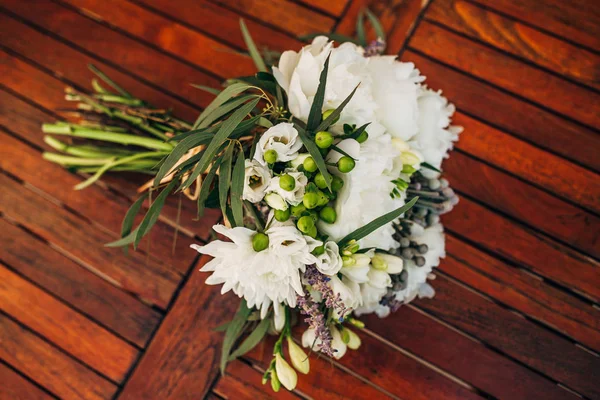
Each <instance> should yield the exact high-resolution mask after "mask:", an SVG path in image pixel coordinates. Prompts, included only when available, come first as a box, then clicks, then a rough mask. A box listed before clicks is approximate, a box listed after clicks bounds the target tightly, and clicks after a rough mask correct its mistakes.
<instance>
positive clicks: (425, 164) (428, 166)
mask: <svg viewBox="0 0 600 400" xmlns="http://www.w3.org/2000/svg"><path fill="white" fill-rule="evenodd" d="M421 167H424V168H427V169H430V170H432V171H435V172H440V173H441V172H442V171H440V170H439V169H437V168H436V167H434V166H433V165H431V164H429V163H427V162H422V163H421Z"/></svg>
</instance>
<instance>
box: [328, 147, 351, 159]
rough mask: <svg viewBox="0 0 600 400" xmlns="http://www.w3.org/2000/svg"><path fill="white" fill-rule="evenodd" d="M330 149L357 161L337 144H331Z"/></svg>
mask: <svg viewBox="0 0 600 400" xmlns="http://www.w3.org/2000/svg"><path fill="white" fill-rule="evenodd" d="M331 149H332V150H335V151H337V152H338V153H340V154H341V155H344V156H346V157H350V158H351V159H353V160H354V161H358V160H357V159H356V158H354V157H352V156H351V155H350V154H348V153H346V152H345V151H344V150H342V149H340V148H339V147H338V146H336V145H333V146H331Z"/></svg>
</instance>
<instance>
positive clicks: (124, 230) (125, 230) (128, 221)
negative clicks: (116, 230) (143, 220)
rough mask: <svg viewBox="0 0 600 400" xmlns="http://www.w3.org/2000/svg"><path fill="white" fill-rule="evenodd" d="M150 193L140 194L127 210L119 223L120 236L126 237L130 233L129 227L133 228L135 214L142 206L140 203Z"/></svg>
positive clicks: (142, 202)
mask: <svg viewBox="0 0 600 400" xmlns="http://www.w3.org/2000/svg"><path fill="white" fill-rule="evenodd" d="M149 195H150V193H149V192H146V193H144V194H142V195H141V196H140V197H139V198H138V199H137V200H136V201H135V202H134V203H133V204H132V205H131V207H129V210H127V213H126V214H125V218H123V223H122V224H121V237H126V236H127V235H129V234H130V233H131V229H132V228H133V222H134V221H135V217H136V215H137V214H138V213H139V212H140V208H142V204H144V201H145V200H146V199H147V198H148V196H149Z"/></svg>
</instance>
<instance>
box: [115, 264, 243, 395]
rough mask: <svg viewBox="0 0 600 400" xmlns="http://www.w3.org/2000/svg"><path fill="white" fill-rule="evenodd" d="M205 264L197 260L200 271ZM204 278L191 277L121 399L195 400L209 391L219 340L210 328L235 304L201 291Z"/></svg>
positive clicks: (215, 370)
mask: <svg viewBox="0 0 600 400" xmlns="http://www.w3.org/2000/svg"><path fill="white" fill-rule="evenodd" d="M207 261H208V258H201V261H200V265H203V264H204V263H206V262H207ZM206 277H207V274H205V273H200V272H198V271H197V270H194V271H193V272H192V273H191V275H190V277H189V280H188V281H187V282H186V283H185V286H184V287H183V288H182V289H181V292H180V293H179V296H178V297H177V299H176V301H175V302H174V303H173V307H172V308H171V311H170V312H169V314H168V315H167V316H166V317H165V319H164V320H163V322H162V324H161V326H160V328H159V329H158V331H157V332H156V335H155V336H154V339H153V340H152V343H150V345H149V346H148V349H147V350H146V352H145V353H144V355H143V356H142V359H141V360H140V362H139V364H138V366H137V368H136V369H135V370H134V371H133V373H132V375H131V378H130V379H129V380H128V381H127V382H126V384H125V387H124V389H123V392H122V394H121V397H120V398H121V399H124V400H125V399H143V398H160V399H198V398H202V397H203V396H204V395H205V394H206V393H207V391H208V390H209V389H210V387H211V385H212V382H213V381H214V379H215V378H216V376H217V374H218V369H219V354H220V348H221V340H222V337H223V333H222V332H216V331H215V330H214V328H215V327H217V326H218V325H220V324H222V323H223V322H225V321H227V320H228V319H230V318H231V317H232V316H233V313H234V312H235V310H236V308H237V306H238V304H239V300H238V299H237V297H235V296H234V295H232V293H229V294H228V295H225V296H221V295H220V294H219V291H220V288H219V287H217V286H207V285H205V284H204V280H205V279H206ZM166 371H168V373H166Z"/></svg>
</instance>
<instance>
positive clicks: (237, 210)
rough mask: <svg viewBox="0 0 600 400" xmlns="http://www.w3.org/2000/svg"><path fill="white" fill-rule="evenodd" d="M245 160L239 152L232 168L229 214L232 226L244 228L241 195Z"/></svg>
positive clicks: (241, 152) (244, 174)
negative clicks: (230, 214)
mask: <svg viewBox="0 0 600 400" xmlns="http://www.w3.org/2000/svg"><path fill="white" fill-rule="evenodd" d="M245 164H246V160H245V158H244V152H243V151H240V152H239V153H238V156H237V160H236V161H235V165H234V167H233V173H232V176H231V212H232V214H233V221H230V222H232V225H234V227H235V226H244V207H243V204H242V194H243V191H244V181H245V177H246V168H245V166H246V165H245Z"/></svg>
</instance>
